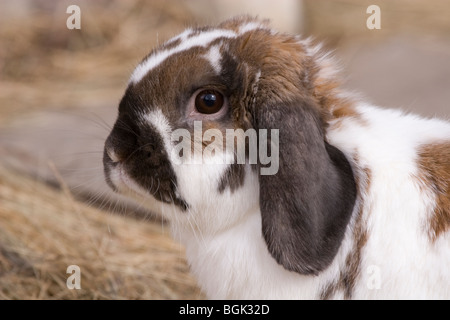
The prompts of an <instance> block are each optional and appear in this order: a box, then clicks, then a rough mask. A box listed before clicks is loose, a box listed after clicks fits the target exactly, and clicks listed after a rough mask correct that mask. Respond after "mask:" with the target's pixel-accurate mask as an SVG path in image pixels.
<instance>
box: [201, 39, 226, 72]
mask: <svg viewBox="0 0 450 320" xmlns="http://www.w3.org/2000/svg"><path fill="white" fill-rule="evenodd" d="M203 57H204V58H205V59H206V60H207V61H208V62H209V63H210V64H211V66H212V67H213V69H214V71H215V73H216V74H220V71H221V69H222V66H221V64H220V60H222V55H221V54H220V46H219V45H217V46H212V47H211V49H209V51H208V53H207V54H205V55H204V56H203Z"/></svg>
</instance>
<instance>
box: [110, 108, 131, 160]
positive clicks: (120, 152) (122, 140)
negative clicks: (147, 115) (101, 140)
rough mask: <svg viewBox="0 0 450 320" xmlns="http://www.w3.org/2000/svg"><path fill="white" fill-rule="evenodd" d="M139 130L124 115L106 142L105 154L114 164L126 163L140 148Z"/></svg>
mask: <svg viewBox="0 0 450 320" xmlns="http://www.w3.org/2000/svg"><path fill="white" fill-rule="evenodd" d="M138 138H139V130H138V128H137V127H136V126H135V125H134V124H133V122H132V121H131V119H130V117H129V116H128V115H122V116H121V117H119V119H118V120H117V121H116V123H115V124H114V127H113V129H112V131H111V133H110V135H109V137H108V138H107V139H106V142H105V154H106V155H107V156H108V157H109V158H110V159H111V161H112V162H113V163H117V162H122V161H125V160H126V159H127V158H128V157H129V156H130V155H131V154H132V153H133V152H134V151H135V150H136V149H137V148H138Z"/></svg>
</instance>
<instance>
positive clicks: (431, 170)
mask: <svg viewBox="0 0 450 320" xmlns="http://www.w3.org/2000/svg"><path fill="white" fill-rule="evenodd" d="M418 165H419V170H420V175H419V179H420V180H421V182H422V183H423V184H424V185H426V186H428V187H429V188H430V187H431V189H432V190H433V192H434V193H435V195H436V207H435V208H434V211H433V214H432V215H431V216H430V217H429V220H428V226H427V229H428V233H429V237H430V239H431V240H432V241H435V240H436V239H437V238H438V237H439V236H440V235H442V234H443V233H445V232H447V231H448V230H449V228H450V142H444V143H434V144H429V145H425V146H423V147H422V148H421V149H420V151H419V161H418Z"/></svg>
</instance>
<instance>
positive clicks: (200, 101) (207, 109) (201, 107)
mask: <svg viewBox="0 0 450 320" xmlns="http://www.w3.org/2000/svg"><path fill="white" fill-rule="evenodd" d="M223 104H224V98H223V95H222V94H221V93H220V92H218V91H216V90H203V91H201V92H199V93H198V94H197V96H196V97H195V109H197V111H198V112H199V113H203V114H213V113H216V112H218V111H219V110H220V109H222V107H223Z"/></svg>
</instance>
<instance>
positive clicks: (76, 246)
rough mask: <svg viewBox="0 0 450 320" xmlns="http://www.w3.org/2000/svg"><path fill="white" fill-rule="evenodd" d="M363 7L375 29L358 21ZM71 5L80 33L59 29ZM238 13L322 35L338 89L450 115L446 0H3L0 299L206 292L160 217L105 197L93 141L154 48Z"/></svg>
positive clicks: (449, 5)
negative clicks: (335, 66) (76, 279)
mask: <svg viewBox="0 0 450 320" xmlns="http://www.w3.org/2000/svg"><path fill="white" fill-rule="evenodd" d="M372 4H376V5H378V6H379V7H380V9H381V29H379V30H369V29H368V28H367V27H366V20H367V18H368V17H369V16H370V14H367V13H366V9H367V7H368V6H369V5H372ZM70 5H78V6H79V7H80V9H81V29H79V30H77V29H74V30H69V29H68V28H67V27H66V20H67V19H68V18H69V16H70V14H68V13H66V10H67V8H68V7H69V6H70ZM245 13H248V14H251V15H258V16H260V17H261V18H268V19H270V20H271V21H272V26H273V27H274V28H276V29H278V30H280V31H285V32H290V33H295V34H301V35H303V36H305V37H308V36H313V37H314V38H316V39H318V40H320V41H322V42H323V43H324V44H325V47H326V48H328V49H330V50H334V53H335V56H336V57H337V58H338V60H339V61H340V63H341V67H342V76H343V79H345V80H346V81H345V87H346V88H348V89H350V90H352V91H356V92H359V93H360V94H361V95H362V96H364V97H365V98H366V99H367V100H368V101H370V102H373V103H375V104H378V105H381V106H383V107H389V108H401V109H403V110H406V111H409V112H414V113H418V114H420V115H423V116H426V117H434V116H438V117H441V118H445V119H449V114H450V104H449V102H448V101H450V63H449V61H450V2H449V1H441V0H429V1H423V0H377V1H375V0H370V1H366V0H340V1H337V0H336V1H331V0H320V1H314V0H278V1H276V2H275V1H272V0H189V1H181V0H180V1H175V0H165V1H164V0H152V1H142V0H127V1H118V0H98V1H88V0H84V1H76V0H70V1H66V0H62V1H57V2H56V1H50V0H14V1H13V0H3V1H1V2H0V298H5V299H10V298H12V299H25V298H38V299H48V298H55V299H59V298H62V299H65V298H67V299H76V298H88V299H91V298H93V299H95V298H105V299H114V298H132V299H133V298H144V299H146V298H150V299H151V298H158V299H168V298H172V299H179V298H189V299H196V298H202V297H203V296H202V294H201V292H200V291H199V290H198V288H196V286H195V281H194V280H193V279H192V278H191V277H190V276H189V273H188V271H187V270H188V269H187V266H186V263H185V261H184V258H183V248H182V247H181V246H180V245H178V244H175V243H173V242H171V240H170V238H169V237H168V236H167V231H166V228H165V227H164V225H165V223H164V222H163V221H160V220H158V219H157V217H152V216H151V214H150V213H148V212H145V211H144V210H142V209H141V208H140V207H139V205H135V204H133V203H128V202H127V201H126V200H123V199H119V198H118V197H117V196H116V195H112V194H111V192H109V189H108V188H107V187H106V184H105V183H104V181H103V169H102V164H101V158H102V147H103V142H104V139H105V138H106V136H107V135H108V133H109V130H110V128H111V126H112V124H113V123H114V119H115V117H116V114H117V111H116V110H117V106H118V102H119V101H120V98H121V96H122V94H123V92H124V90H125V88H126V85H127V81H128V78H129V76H130V74H131V72H132V71H133V69H134V67H135V66H136V65H137V63H138V62H139V61H140V60H141V59H142V58H143V57H144V56H145V55H146V54H147V53H148V52H149V51H150V50H151V49H152V48H153V47H154V46H156V45H157V44H158V43H161V42H164V41H165V40H167V39H169V38H170V37H172V36H174V35H176V34H177V33H179V32H181V31H182V30H183V29H184V28H186V27H187V26H192V25H203V24H216V23H218V22H220V21H222V20H224V19H226V18H229V17H232V16H234V15H236V14H245ZM112 212H116V213H119V214H112ZM71 264H79V265H80V267H81V270H82V277H83V278H82V279H91V280H90V281H84V282H83V283H84V287H83V283H82V288H83V289H82V290H68V289H67V287H66V284H65V281H66V280H65V279H66V278H67V276H68V275H67V274H66V273H65V271H66V267H67V266H68V265H71Z"/></svg>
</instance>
